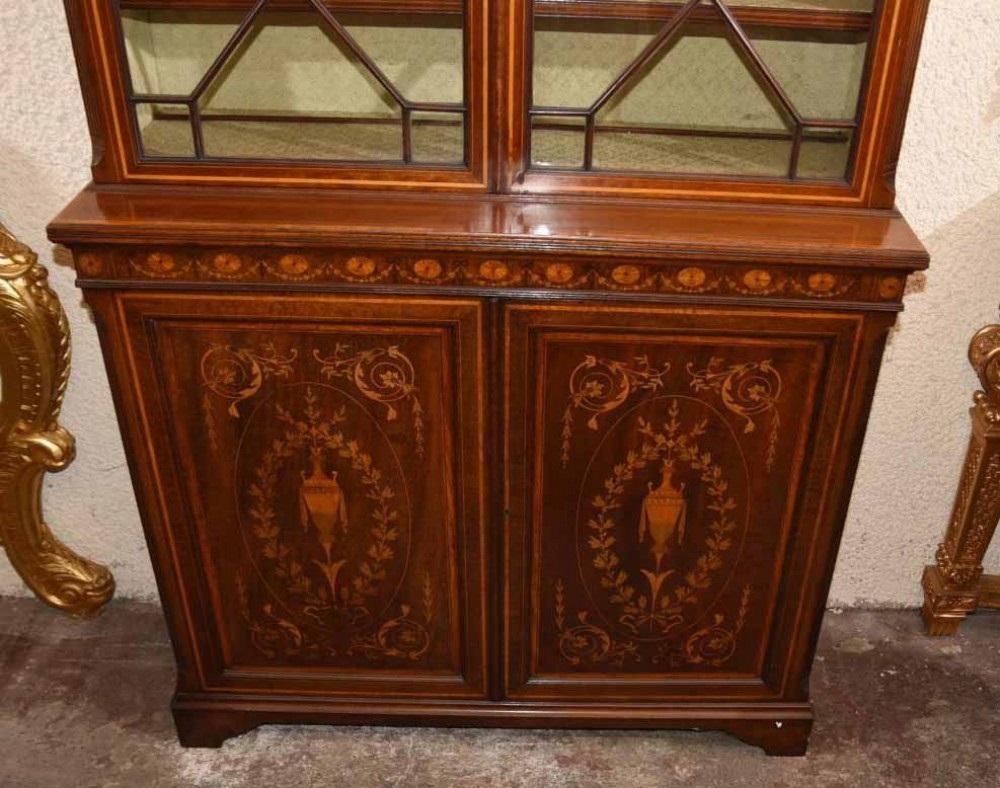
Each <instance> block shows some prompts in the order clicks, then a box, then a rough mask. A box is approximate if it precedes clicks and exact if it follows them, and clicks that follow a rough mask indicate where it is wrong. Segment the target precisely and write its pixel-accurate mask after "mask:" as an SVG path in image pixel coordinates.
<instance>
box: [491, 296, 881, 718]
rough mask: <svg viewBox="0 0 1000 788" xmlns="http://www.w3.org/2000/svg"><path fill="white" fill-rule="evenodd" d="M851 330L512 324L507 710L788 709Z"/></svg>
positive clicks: (855, 351) (826, 558)
mask: <svg viewBox="0 0 1000 788" xmlns="http://www.w3.org/2000/svg"><path fill="white" fill-rule="evenodd" d="M883 328H884V326H883ZM865 330H870V329H869V328H868V327H866V318H865V317H864V316H862V315H853V314H836V313H832V312H830V313H822V312H812V313H807V312H795V311H790V310H783V311H774V312H770V311H768V310H766V309H755V310H742V309H724V308H711V307H703V308H699V309H697V310H692V309H691V308H689V307H672V306H645V305H617V306H608V305H597V304H587V305H534V304H523V305H520V304H515V305H511V306H510V307H508V309H507V311H506V316H505V328H504V364H505V381H506V384H505V385H506V395H507V398H508V402H507V408H506V414H507V415H506V433H507V439H506V440H507V443H506V456H507V462H508V464H509V473H508V478H507V483H506V489H505V499H506V507H507V517H508V523H507V538H506V545H507V548H506V556H505V566H506V572H507V575H508V581H507V587H506V598H505V611H504V615H505V618H506V622H505V627H506V632H507V637H506V653H505V663H506V665H505V670H506V678H505V682H506V692H507V694H508V696H509V697H512V698H517V699H522V700H547V701H551V700H567V699H570V700H573V699H575V700H579V701H591V702H592V701H615V700H621V701H627V700H630V699H631V700H638V699H642V700H656V699H660V700H663V701H670V700H685V699H702V700H704V699H712V698H714V699H718V700H720V701H725V700H740V699H742V700H766V699H772V700H774V699H778V698H783V699H785V700H794V699H802V698H803V697H804V694H805V688H804V686H803V684H804V682H802V681H801V678H802V677H803V676H804V675H805V674H806V673H807V670H808V665H809V661H810V657H811V650H812V647H813V638H814V636H815V627H816V626H818V621H819V618H818V613H819V611H820V609H821V607H820V606H821V605H822V603H823V599H824V598H825V594H826V588H827V583H828V581H829V573H830V569H831V567H832V555H833V554H834V552H835V548H836V541H837V537H838V536H839V529H840V525H841V522H842V517H843V513H844V506H846V502H847V494H846V491H848V490H849V487H850V484H849V480H850V475H851V473H852V472H853V465H852V463H853V460H851V459H850V455H851V452H852V451H855V449H856V443H857V442H856V441H855V440H854V437H855V436H856V435H857V434H859V432H860V429H861V420H862V418H863V417H862V416H861V415H859V414H861V413H862V411H863V408H862V407H860V403H861V402H862V401H863V399H864V394H863V393H861V392H862V391H864V390H867V389H868V388H869V386H870V378H869V373H870V370H871V369H872V368H873V367H874V365H875V364H874V362H873V360H872V358H874V359H876V360H877V348H878V347H880V346H881V345H880V342H879V341H878V340H877V339H874V341H872V343H871V345H872V347H873V348H876V350H875V351H873V353H875V355H874V356H873V357H872V358H859V357H858V355H859V353H860V354H861V355H865V354H867V353H868V350H867V349H861V348H862V347H863V346H862V345H861V344H858V342H857V340H858V338H859V336H860V335H861V333H862V332H863V331H865ZM865 347H866V346H865ZM859 370H862V371H859ZM854 385H857V386H858V387H859V391H858V396H857V397H854V396H853V393H852V392H853V389H852V386H854Z"/></svg>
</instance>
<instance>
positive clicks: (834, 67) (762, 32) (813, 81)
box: [747, 27, 868, 120]
mask: <svg viewBox="0 0 1000 788" xmlns="http://www.w3.org/2000/svg"><path fill="white" fill-rule="evenodd" d="M747 33H748V35H749V36H750V38H751V40H752V41H753V45H754V47H755V48H756V49H757V51H758V52H759V53H760V56H761V57H762V58H763V59H764V62H765V63H767V67H768V68H769V69H771V72H772V73H773V74H774V76H775V77H776V78H777V80H778V82H779V83H781V87H782V88H784V90H785V92H786V93H787V94H788V97H789V98H790V99H791V100H792V103H793V104H794V105H795V108H796V109H797V110H798V111H799V112H800V113H801V114H802V116H803V117H804V118H823V119H824V120H853V118H854V116H855V114H856V113H857V109H858V97H859V94H860V92H861V81H862V79H863V78H864V72H865V59H866V56H867V52H868V33H867V32H866V31H860V32H855V31H849V32H840V31H832V30H816V31H807V30H787V29H783V30H779V29H776V28H766V27H749V28H747Z"/></svg>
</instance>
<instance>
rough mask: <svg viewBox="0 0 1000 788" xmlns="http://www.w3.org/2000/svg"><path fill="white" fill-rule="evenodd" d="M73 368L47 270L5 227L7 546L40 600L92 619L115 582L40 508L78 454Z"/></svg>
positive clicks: (1, 483)
mask: <svg viewBox="0 0 1000 788" xmlns="http://www.w3.org/2000/svg"><path fill="white" fill-rule="evenodd" d="M69 365H70V340H69V326H68V324H67V322H66V314H65V313H64V312H63V309H62V305H61V304H60V303H59V300H58V298H57V297H56V295H55V293H53V292H52V290H51V289H50V288H49V286H48V272H47V271H46V270H45V269H44V268H43V267H42V266H41V265H40V264H39V263H38V257H37V256H36V255H35V254H34V252H32V251H31V249H29V248H28V247H27V246H25V245H24V244H22V243H20V242H19V241H18V240H16V239H15V238H14V237H13V236H12V235H11V234H10V233H9V232H8V231H7V230H6V229H5V228H4V227H3V226H2V225H0V544H2V545H3V547H4V548H5V549H6V551H7V556H8V558H9V559H10V562H11V564H12V565H13V566H14V568H15V569H16V570H17V572H18V574H20V576H21V577H22V578H23V579H24V581H25V583H27V584H28V586H29V587H30V588H31V590H32V591H34V593H35V594H36V595H37V596H38V598H39V599H41V600H42V601H43V602H46V603H47V604H49V605H51V606H52V607H55V608H58V609H60V610H64V611H66V612H68V613H70V614H72V615H76V616H87V615H93V614H95V613H97V612H98V611H99V610H100V609H101V607H102V606H103V605H104V604H105V603H106V602H107V601H108V600H109V599H110V598H111V595H112V594H113V593H114V587H115V584H114V579H113V578H112V576H111V573H110V572H109V571H108V570H107V569H106V568H105V567H103V566H101V565H100V564H96V563H94V562H93V561H89V560H87V559H86V558H83V557H81V556H79V555H77V554H76V553H74V552H73V551H72V550H70V549H69V548H68V547H66V546H65V545H64V544H63V543H62V542H60V541H59V540H58V539H57V538H56V537H55V536H54V535H53V533H52V531H51V530H49V527H48V525H46V523H45V521H44V519H43V517H42V504H41V490H42V480H43V478H44V476H45V473H46V472H55V471H61V470H63V469H64V468H66V467H67V466H68V465H69V464H70V463H71V462H72V461H73V458H74V456H75V442H74V439H73V436H72V435H70V434H69V433H68V432H67V431H66V430H64V429H63V428H62V427H60V426H59V423H58V418H59V411H60V409H61V407H62V402H63V396H64V394H65V391H66V383H67V380H68V378H69Z"/></svg>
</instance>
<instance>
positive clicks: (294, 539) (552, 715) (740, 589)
mask: <svg viewBox="0 0 1000 788" xmlns="http://www.w3.org/2000/svg"><path fill="white" fill-rule="evenodd" d="M88 298H89V300H90V303H91V304H92V305H93V306H94V308H95V311H96V314H97V316H98V321H99V328H100V331H101V337H102V342H103V345H104V350H105V354H106V358H107V362H108V367H109V372H110V376H111V381H112V387H113V391H114V394H115V398H116V404H117V408H118V413H119V417H120V420H121V424H122V428H123V434H124V436H125V439H126V444H127V450H128V454H129V460H130V467H131V469H132V473H133V477H134V479H135V484H136V489H137V493H138V497H139V502H140V509H141V511H142V515H143V521H144V526H145V530H146V534H147V539H148V542H149V546H150V551H151V554H152V556H153V561H154V565H155V568H156V572H157V578H158V582H159V585H160V590H161V596H162V599H163V602H164V607H165V609H166V612H167V616H168V624H169V627H170V630H171V634H172V636H173V641H174V646H175V649H176V652H177V658H178V694H177V696H176V699H175V703H174V714H175V718H176V721H177V726H178V730H179V732H180V737H181V741H182V742H183V743H184V744H187V745H193V746H218V745H219V744H220V743H221V742H222V741H223V740H224V739H225V738H227V737H228V736H232V735H236V734H239V733H241V732H244V731H246V730H249V729H251V728H253V727H255V726H257V725H261V724H269V723H332V724H359V723H372V724H398V725H462V726H472V725H480V726H490V725H496V726H505V727H584V728H602V727H607V728H697V729H706V730H724V731H729V732H731V733H733V734H735V735H736V736H738V737H740V738H741V739H743V740H745V741H748V742H750V743H753V744H756V745H759V746H761V747H763V748H764V749H765V750H766V751H767V752H769V753H774V754H797V753H802V752H804V750H805V746H806V741H807V738H808V734H809V730H810V727H811V723H812V710H811V705H810V703H809V699H808V689H807V684H808V673H809V668H810V665H811V661H812V656H813V650H814V647H815V640H816V636H817V634H818V628H819V624H820V618H821V614H822V608H823V605H824V602H825V597H826V591H827V587H828V583H829V580H830V575H831V572H832V566H833V558H834V555H835V552H836V546H837V541H838V539H839V534H840V530H841V527H842V524H843V518H844V515H845V511H846V506H847V503H848V500H849V493H850V486H851V480H852V474H853V472H854V468H855V464H856V461H857V456H858V451H859V447H860V439H861V435H862V432H863V426H864V421H865V418H866V416H867V410H868V404H869V398H870V395H871V391H872V388H873V386H874V381H875V371H876V369H877V363H878V358H879V353H880V352H881V347H882V341H883V337H884V332H885V329H886V328H887V327H888V325H889V324H890V323H891V320H892V315H891V313H866V312H864V311H861V310H857V311H851V310H841V311H838V310H835V309H826V310H806V309H802V308H793V307H789V306H783V307H780V308H778V307H773V306H769V305H767V304H766V303H764V302H762V303H761V304H759V305H757V306H749V305H733V306H718V305H697V304H696V305H693V306H692V305H685V304H665V303H651V302H648V301H646V302H636V301H630V300H629V299H628V298H627V297H625V296H622V297H621V298H619V299H617V300H609V299H604V300H601V301H586V300H583V299H582V298H581V299H579V300H576V299H566V298H563V299H559V300H557V301H552V302H548V301H543V300H539V299H535V300H528V299H518V298H515V297H513V296H508V297H506V298H492V297H486V296H468V297H464V296H463V297H457V296H454V295H447V294H431V295H426V296H425V295H420V296H417V295H410V294H400V293H390V292H386V293H374V292H373V293H367V294H363V293H357V292H354V293H347V292H342V293H305V292H302V293H298V294H295V293H281V292H268V293H265V294H239V293H230V292H221V291H214V292H211V291H199V290H197V289H191V290H185V289H178V290H176V291H165V290H161V291H145V290H143V289H133V290H129V289H115V288H107V289H98V288H94V289H91V290H89V291H88Z"/></svg>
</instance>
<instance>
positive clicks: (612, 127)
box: [532, 121, 852, 142]
mask: <svg viewBox="0 0 1000 788" xmlns="http://www.w3.org/2000/svg"><path fill="white" fill-rule="evenodd" d="M532 128H534V129H543V130H545V131H579V132H582V131H583V130H584V128H583V127H582V126H569V125H566V124H563V123H545V122H544V121H543V122H538V121H535V122H534V123H533V124H532ZM845 128H852V126H847V127H845ZM594 130H595V131H596V132H610V133H615V134H649V135H653V136H662V137H709V138H712V139H741V140H773V141H776V142H780V141H793V140H794V139H795V132H794V131H792V132H781V131H757V130H753V129H747V130H741V129H697V128H687V127H683V126H637V125H632V124H628V123H600V124H595V126H594ZM843 140H844V135H828V136H812V137H810V138H809V142H843Z"/></svg>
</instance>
